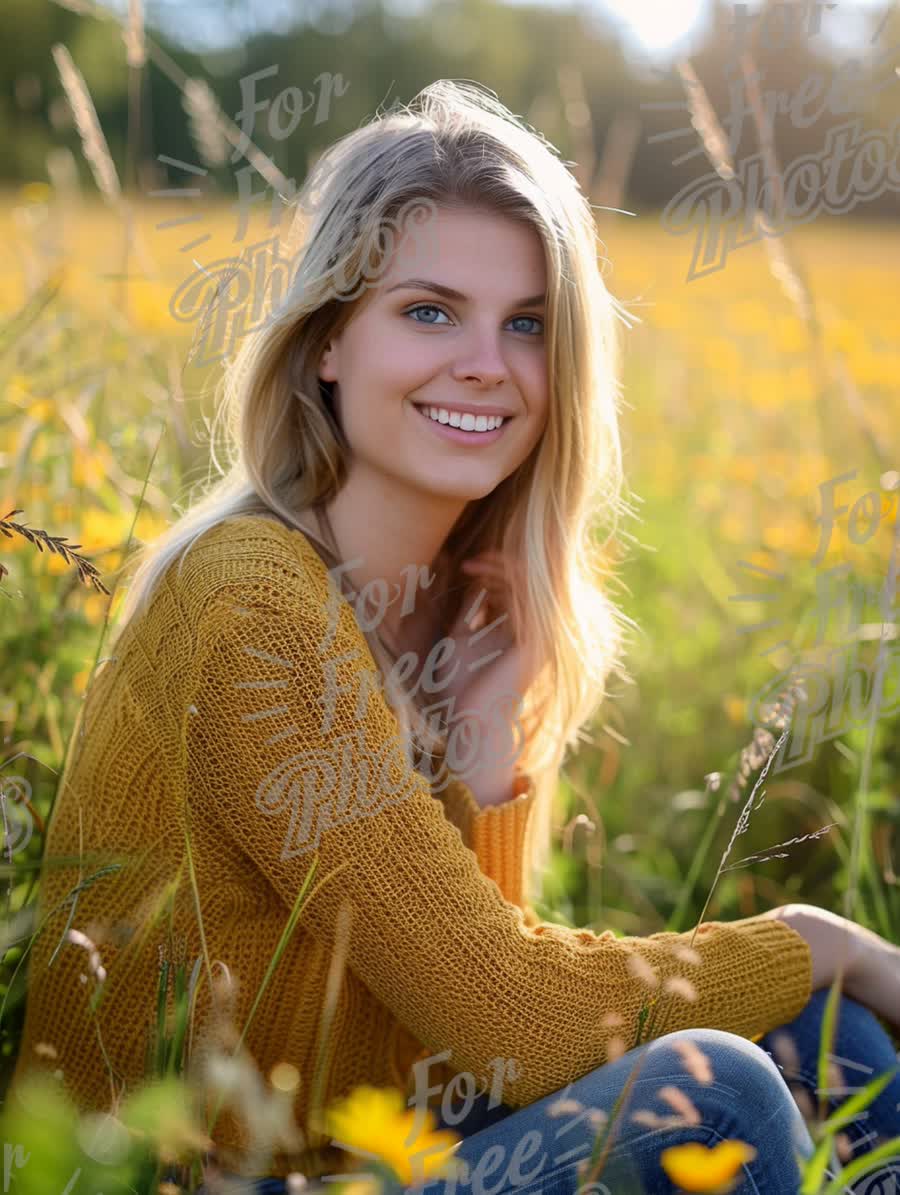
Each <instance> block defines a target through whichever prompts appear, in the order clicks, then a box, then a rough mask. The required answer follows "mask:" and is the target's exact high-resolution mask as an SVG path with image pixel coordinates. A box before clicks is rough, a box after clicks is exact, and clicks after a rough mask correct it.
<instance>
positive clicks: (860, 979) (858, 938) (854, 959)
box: [762, 904, 900, 1030]
mask: <svg viewBox="0 0 900 1195" xmlns="http://www.w3.org/2000/svg"><path fill="white" fill-rule="evenodd" d="M762 916H763V917H765V918H768V919H776V920H778V921H783V922H784V924H785V925H788V926H790V928H791V929H793V930H796V931H797V933H798V934H800V936H801V937H802V938H803V939H804V941H805V942H806V943H807V945H808V946H809V949H810V953H811V955H812V990H813V991H815V990H816V989H817V988H823V987H829V986H830V985H831V983H832V982H833V981H834V977H835V975H836V974H837V972H838V970H839V969H843V975H844V978H843V980H842V982H841V988H842V990H843V991H844V992H846V994H847V995H848V996H850V997H851V998H852V999H854V1000H858V1001H859V1002H860V1003H861V1004H865V1005H866V1007H867V1008H870V1009H871V1010H872V1012H874V1013H877V1014H878V1016H881V1017H884V1018H885V1020H886V1021H888V1023H889V1024H890V1025H891V1026H892V1027H893V1028H894V1030H900V949H898V948H897V947H896V946H893V945H892V944H891V943H890V942H886V941H885V940H884V938H881V937H879V936H878V934H876V933H873V932H872V931H871V930H870V929H866V928H865V927H864V926H862V925H857V924H856V922H855V921H850V920H848V919H847V918H846V917H841V916H839V915H838V914H837V913H831V912H829V910H828V909H821V908H819V907H818V906H817V905H807V904H788V905H782V906H781V907H780V908H777V909H771V910H769V911H768V912H766V913H763V914H762Z"/></svg>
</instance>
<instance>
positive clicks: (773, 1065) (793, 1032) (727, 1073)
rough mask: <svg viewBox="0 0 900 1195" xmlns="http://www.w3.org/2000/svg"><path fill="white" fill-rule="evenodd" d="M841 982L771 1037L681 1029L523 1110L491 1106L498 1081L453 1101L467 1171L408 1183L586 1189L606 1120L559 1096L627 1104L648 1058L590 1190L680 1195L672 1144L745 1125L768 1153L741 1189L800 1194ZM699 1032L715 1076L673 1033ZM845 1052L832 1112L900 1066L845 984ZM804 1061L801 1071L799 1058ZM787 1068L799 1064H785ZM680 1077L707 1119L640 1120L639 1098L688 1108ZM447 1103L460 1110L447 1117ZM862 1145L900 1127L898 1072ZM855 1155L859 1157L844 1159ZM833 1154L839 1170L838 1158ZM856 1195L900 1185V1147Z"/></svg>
mask: <svg viewBox="0 0 900 1195" xmlns="http://www.w3.org/2000/svg"><path fill="white" fill-rule="evenodd" d="M827 996H828V991H827V989H822V990H820V991H817V992H815V993H813V996H812V998H811V999H810V1000H809V1002H808V1003H807V1005H806V1006H805V1007H804V1009H803V1010H802V1012H801V1013H800V1015H799V1016H798V1017H797V1018H796V1019H795V1020H793V1021H792V1022H790V1024H789V1025H785V1026H781V1027H780V1028H779V1029H776V1030H773V1031H772V1032H771V1033H769V1034H767V1035H766V1036H765V1037H763V1038H762V1039H761V1040H760V1042H759V1043H758V1044H754V1043H753V1042H750V1041H748V1040H747V1039H746V1038H743V1037H740V1036H738V1035H736V1034H732V1033H726V1032H723V1031H722V1030H718V1029H691V1030H686V1031H684V1032H681V1033H672V1034H667V1035H665V1036H663V1037H660V1038H656V1039H655V1040H653V1041H651V1042H648V1043H646V1044H644V1045H643V1046H639V1047H637V1048H636V1049H634V1050H631V1051H629V1052H628V1053H627V1054H624V1055H623V1056H622V1057H621V1058H619V1059H617V1060H616V1061H615V1062H612V1063H608V1064H606V1065H605V1066H600V1067H598V1068H597V1069H596V1070H593V1071H590V1072H588V1073H587V1074H585V1075H582V1076H581V1078H580V1079H577V1080H576V1081H575V1082H573V1083H570V1084H569V1085H568V1086H567V1087H565V1088H561V1089H560V1090H559V1091H557V1092H555V1093H553V1094H551V1095H548V1096H546V1097H544V1098H543V1099H540V1100H537V1101H535V1103H533V1104H530V1105H528V1106H527V1107H525V1108H519V1109H516V1110H512V1109H510V1108H508V1107H507V1106H506V1105H504V1104H502V1103H500V1104H496V1105H495V1106H494V1107H489V1106H488V1104H489V1093H487V1092H484V1093H482V1094H481V1095H480V1096H479V1097H478V1098H477V1099H476V1100H475V1102H474V1103H473V1104H471V1106H470V1111H469V1112H468V1114H467V1115H466V1116H465V1118H464V1119H463V1120H459V1119H457V1118H458V1116H459V1114H460V1112H461V1109H460V1107H459V1102H458V1101H457V1104H456V1105H455V1106H453V1105H452V1101H449V1100H448V1102H447V1106H446V1108H444V1107H442V1108H441V1110H440V1112H439V1113H438V1115H437V1120H438V1127H440V1128H450V1129H452V1130H453V1131H454V1132H456V1133H458V1134H459V1135H460V1136H461V1137H463V1138H464V1140H463V1141H462V1143H461V1144H460V1146H459V1147H458V1149H457V1150H456V1152H455V1157H456V1158H458V1159H462V1161H463V1162H464V1163H465V1164H466V1168H467V1170H466V1173H464V1174H463V1175H461V1176H457V1177H456V1178H455V1179H453V1178H449V1179H442V1180H432V1181H431V1182H429V1183H424V1184H420V1185H419V1186H417V1187H411V1188H408V1192H407V1193H405V1195H410V1193H413V1192H415V1193H416V1195H506V1193H507V1192H512V1191H515V1192H516V1195H574V1192H575V1190H576V1188H577V1187H578V1186H579V1184H580V1183H582V1182H583V1181H584V1178H583V1176H580V1175H579V1173H578V1166H579V1163H581V1162H582V1161H583V1160H584V1159H586V1158H588V1157H589V1156H590V1154H591V1150H592V1147H593V1144H594V1141H595V1139H596V1135H597V1132H598V1129H597V1128H596V1127H593V1126H592V1125H591V1122H590V1120H589V1119H588V1116H587V1114H586V1113H585V1112H584V1111H581V1112H578V1111H572V1110H570V1111H566V1112H565V1114H564V1115H561V1116H552V1115H551V1114H550V1111H549V1109H550V1107H551V1105H553V1104H554V1103H555V1102H556V1101H557V1100H560V1099H563V1098H567V1099H572V1100H577V1101H579V1103H580V1104H581V1105H582V1106H583V1108H585V1109H590V1108H600V1109H602V1110H603V1111H604V1112H605V1113H607V1115H611V1113H612V1108H613V1104H614V1103H615V1101H616V1099H617V1098H618V1096H619V1095H620V1093H621V1092H622V1090H623V1088H624V1087H625V1084H626V1081H627V1079H628V1077H629V1075H630V1073H631V1072H632V1070H633V1069H634V1068H635V1064H636V1063H640V1067H639V1069H638V1071H637V1075H636V1078H635V1080H634V1082H633V1084H632V1086H631V1088H630V1090H629V1091H628V1093H627V1095H626V1097H625V1099H624V1100H623V1106H622V1107H621V1108H620V1110H619V1114H618V1116H617V1118H616V1119H617V1124H616V1126H615V1127H614V1129H613V1131H612V1134H611V1136H612V1141H611V1146H610V1149H609V1152H608V1153H607V1155H606V1161H605V1164H604V1166H603V1169H602V1172H601V1173H600V1175H599V1176H598V1178H597V1179H596V1180H594V1181H593V1182H592V1184H591V1185H590V1186H589V1187H588V1188H587V1190H588V1192H590V1195H637V1193H638V1192H644V1193H646V1195H657V1193H658V1195H672V1193H673V1192H675V1191H676V1190H677V1188H676V1187H675V1186H674V1185H673V1183H672V1182H671V1181H670V1179H669V1178H668V1176H667V1175H666V1173H665V1171H664V1170H663V1168H662V1166H661V1164H660V1161H659V1155H660V1152H661V1151H662V1150H663V1149H666V1148H668V1147H669V1146H672V1145H683V1144H685V1143H687V1142H692V1141H694V1142H701V1143H702V1144H704V1145H707V1146H710V1147H711V1146H713V1145H715V1144H716V1143H717V1142H719V1141H723V1140H727V1139H732V1138H736V1139H738V1140H741V1141H745V1142H747V1143H748V1144H750V1145H752V1146H754V1148H755V1149H756V1150H757V1154H756V1157H755V1158H754V1159H753V1160H752V1161H750V1162H749V1163H747V1164H745V1165H744V1166H743V1167H742V1172H741V1174H740V1175H739V1177H738V1180H737V1182H736V1185H735V1187H734V1189H733V1192H732V1195H750V1193H751V1192H766V1193H767V1195H796V1193H797V1191H798V1190H799V1187H800V1169H799V1166H798V1161H797V1156H796V1155H801V1156H802V1157H804V1158H808V1157H809V1156H811V1154H812V1152H813V1148H814V1146H813V1141H812V1138H811V1137H810V1134H809V1131H808V1129H807V1127H806V1124H805V1122H804V1119H803V1116H802V1114H801V1112H800V1109H799V1107H798V1104H797V1102H796V1101H795V1099H794V1097H793V1095H792V1093H791V1088H790V1087H789V1085H788V1083H789V1082H790V1083H791V1084H792V1085H793V1084H798V1085H800V1086H802V1087H804V1088H805V1089H806V1090H807V1091H808V1092H809V1094H810V1095H811V1097H812V1100H813V1104H814V1105H815V1104H817V1103H818V1095H817V1085H816V1084H817V1079H816V1074H817V1058H818V1050H819V1034H820V1029H821V1022H822V1013H823V1010H824V1006H825V1001H826V999H827ZM779 1033H786V1034H788V1035H789V1036H790V1038H791V1040H792V1042H793V1045H794V1050H795V1051H796V1064H795V1067H794V1068H792V1067H791V1066H790V1065H785V1063H784V1061H783V1059H784V1057H786V1056H787V1057H789V1059H790V1060H791V1061H793V1058H794V1056H793V1055H791V1054H788V1055H785V1051H784V1049H783V1047H781V1046H779V1048H777V1049H776V1042H778V1040H779V1039H778V1035H779ZM677 1038H681V1039H684V1038H687V1039H689V1040H690V1041H691V1042H693V1043H694V1045H696V1046H697V1047H698V1048H699V1049H700V1050H701V1051H702V1052H703V1054H705V1055H706V1057H707V1059H708V1060H709V1064H710V1067H711V1070H712V1074H713V1081H712V1082H711V1083H704V1082H702V1081H701V1078H702V1076H701V1077H694V1076H693V1075H692V1074H691V1073H690V1072H689V1071H688V1070H686V1068H685V1064H684V1060H683V1058H682V1055H681V1054H680V1053H679V1052H678V1051H677V1050H676V1049H675V1048H674V1046H673V1044H672V1043H673V1041H674V1040H675V1039H677ZM830 1057H831V1059H832V1060H833V1061H834V1062H835V1063H836V1065H837V1066H839V1067H841V1070H842V1074H843V1078H844V1084H845V1087H849V1088H850V1089H851V1090H850V1091H846V1090H845V1087H842V1088H834V1087H829V1088H827V1089H825V1090H823V1093H822V1094H823V1096H826V1095H827V1096H828V1111H829V1112H830V1111H833V1110H834V1108H836V1107H837V1106H838V1105H839V1104H840V1103H842V1102H844V1101H845V1100H846V1099H847V1098H849V1096H850V1095H851V1094H852V1089H853V1088H858V1087H861V1086H864V1085H865V1083H867V1082H869V1081H870V1080H871V1079H872V1078H874V1077H875V1076H876V1075H878V1074H881V1073H883V1072H884V1071H886V1070H890V1069H892V1068H895V1067H897V1066H898V1057H897V1055H896V1052H895V1049H894V1047H893V1045H892V1043H891V1040H890V1038H889V1037H888V1035H887V1034H886V1032H885V1031H884V1029H883V1027H882V1026H881V1024H880V1023H879V1021H878V1019H877V1018H876V1017H875V1016H874V1015H873V1014H872V1013H871V1012H869V1010H868V1009H866V1008H864V1007H863V1006H862V1005H860V1004H858V1003H857V1002H856V1001H854V1000H851V999H850V998H849V997H847V996H841V998H840V1001H839V1005H838V1018H837V1028H836V1032H835V1041H834V1045H833V1047H832V1050H831V1051H830ZM795 1070H796V1074H795V1073H794V1071H795ZM783 1071H785V1072H787V1073H786V1074H783ZM667 1086H668V1087H677V1088H678V1089H679V1090H680V1091H681V1092H683V1093H684V1094H685V1095H687V1096H688V1098H689V1099H690V1100H691V1102H692V1103H693V1104H694V1106H695V1108H696V1109H697V1112H698V1113H699V1117H700V1123H699V1124H696V1125H694V1126H689V1127H681V1128H671V1127H670V1128H660V1127H649V1126H647V1125H646V1124H641V1123H639V1122H634V1121H632V1119H631V1117H632V1114H633V1113H634V1112H636V1111H638V1110H639V1109H646V1110H649V1111H651V1112H655V1113H656V1114H657V1115H658V1116H660V1117H672V1116H675V1115H676V1112H675V1109H674V1107H673V1106H672V1105H671V1104H669V1103H668V1102H667V1101H665V1100H664V1099H661V1098H660V1096H659V1094H658V1092H659V1090H660V1088H664V1087H667ZM445 1113H446V1119H445ZM843 1131H844V1132H845V1133H846V1134H847V1137H848V1138H849V1139H850V1141H851V1143H852V1145H853V1153H852V1157H858V1156H860V1155H861V1154H863V1153H866V1152H868V1151H869V1150H870V1149H872V1148H873V1146H874V1145H875V1144H876V1143H877V1142H876V1140H875V1134H881V1135H883V1136H885V1137H893V1136H898V1135H900V1075H895V1077H894V1079H893V1080H892V1082H891V1083H890V1084H889V1085H888V1087H886V1088H885V1090H884V1091H883V1092H882V1094H881V1095H880V1096H879V1098H878V1099H877V1100H876V1101H875V1102H874V1103H873V1104H871V1105H870V1106H869V1109H868V1110H864V1111H863V1112H862V1113H861V1114H860V1115H859V1116H858V1117H857V1119H856V1120H855V1121H852V1122H850V1123H849V1124H848V1125H847V1126H845V1127H844V1129H843ZM844 1164H846V1163H844ZM837 1165H838V1163H837V1159H836V1158H835V1156H834V1154H832V1166H831V1168H829V1169H828V1171H827V1174H828V1177H829V1178H833V1177H834V1175H835V1173H836V1170H837ZM846 1189H847V1190H848V1191H853V1192H854V1195H894V1193H895V1192H900V1157H898V1160H897V1161H896V1162H889V1161H886V1162H882V1163H881V1165H880V1167H879V1168H878V1169H876V1170H875V1171H873V1172H871V1173H869V1174H868V1175H864V1176H863V1177H862V1178H860V1179H858V1180H857V1182H856V1185H855V1186H854V1187H852V1188H849V1187H848V1188H846Z"/></svg>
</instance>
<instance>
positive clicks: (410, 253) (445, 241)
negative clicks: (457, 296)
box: [378, 205, 546, 298]
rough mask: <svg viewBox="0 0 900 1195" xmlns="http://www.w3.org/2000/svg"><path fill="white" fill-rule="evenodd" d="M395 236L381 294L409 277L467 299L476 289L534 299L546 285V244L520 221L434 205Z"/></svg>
mask: <svg viewBox="0 0 900 1195" xmlns="http://www.w3.org/2000/svg"><path fill="white" fill-rule="evenodd" d="M423 212H424V218H423ZM396 232H397V242H396V246H395V247H394V248H393V249H390V250H389V252H388V253H387V255H386V256H385V258H384V260H383V262H382V268H381V270H380V271H379V275H380V277H379V282H378V289H379V291H380V292H381V293H385V292H386V291H387V290H388V289H389V288H391V287H393V286H396V285H397V284H398V283H399V282H403V281H405V280H406V279H409V278H416V279H427V280H428V281H432V282H439V283H442V284H443V285H445V286H448V287H451V288H453V289H454V290H457V291H460V292H462V293H464V294H466V295H474V294H475V291H476V289H477V290H478V292H479V293H485V294H486V293H488V292H490V293H491V294H497V295H498V296H501V297H503V298H507V297H510V296H513V297H519V296H522V295H531V294H534V293H536V292H539V291H542V290H543V289H544V287H545V285H546V264H545V258H544V247H543V243H542V241H541V238H540V236H539V234H538V232H537V230H536V229H535V228H533V227H532V226H531V225H529V224H527V223H525V222H524V221H522V220H516V219H513V218H512V217H510V216H506V215H503V214H501V213H497V212H488V211H484V210H482V209H475V208H463V209H458V208H442V207H435V206H434V205H430V209H426V208H424V207H423V209H421V210H420V212H419V213H418V214H417V215H416V216H415V217H412V218H408V219H406V220H405V222H404V224H403V226H402V227H400V226H399V225H398V227H397V230H396Z"/></svg>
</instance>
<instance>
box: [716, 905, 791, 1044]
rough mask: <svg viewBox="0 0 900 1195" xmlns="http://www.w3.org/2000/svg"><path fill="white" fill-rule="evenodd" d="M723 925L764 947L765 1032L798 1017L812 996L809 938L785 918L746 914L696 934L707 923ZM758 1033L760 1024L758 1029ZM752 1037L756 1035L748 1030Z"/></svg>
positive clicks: (760, 977)
mask: <svg viewBox="0 0 900 1195" xmlns="http://www.w3.org/2000/svg"><path fill="white" fill-rule="evenodd" d="M707 925H709V926H716V925H723V926H725V927H729V928H731V929H732V930H740V933H741V936H742V938H744V939H745V940H746V939H747V938H749V939H752V941H753V945H754V946H758V947H762V949H763V951H764V955H763V959H764V960H765V961H763V962H762V963H761V964H759V970H758V972H757V975H758V982H759V983H760V985H761V986H762V987H763V988H764V989H765V990H766V993H767V995H766V1001H767V1003H766V1009H765V1015H766V1021H767V1024H765V1025H764V1026H763V1027H762V1032H763V1034H765V1033H768V1032H769V1031H770V1030H771V1029H773V1028H775V1027H776V1026H778V1025H786V1024H788V1022H790V1021H793V1020H794V1018H795V1017H797V1016H799V1015H800V1013H801V1012H802V1010H803V1009H804V1008H805V1006H806V1005H807V1004H808V1003H809V998H810V996H811V995H812V952H811V951H810V948H809V944H808V943H807V941H806V939H805V938H804V937H803V936H802V935H801V934H799V933H798V932H797V931H796V930H795V929H791V927H790V926H789V925H787V924H786V923H785V922H784V921H778V920H776V919H773V918H768V917H766V918H763V917H759V916H756V917H743V918H740V919H738V920H736V921H726V922H704V923H703V924H702V925H701V926H699V928H698V930H697V933H698V934H699V935H700V936H701V937H702V935H703V934H704V932H705V930H706V926H707ZM755 1033H758V1027H757V1028H756V1029H755ZM746 1036H748V1037H751V1036H753V1034H751V1033H748V1034H747V1035H746Z"/></svg>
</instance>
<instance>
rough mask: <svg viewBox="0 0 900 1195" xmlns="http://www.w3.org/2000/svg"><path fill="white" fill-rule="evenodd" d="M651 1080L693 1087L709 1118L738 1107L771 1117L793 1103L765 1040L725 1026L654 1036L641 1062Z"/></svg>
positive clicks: (701, 1110) (694, 1098) (690, 1089)
mask: <svg viewBox="0 0 900 1195" xmlns="http://www.w3.org/2000/svg"><path fill="white" fill-rule="evenodd" d="M641 1069H642V1071H643V1077H644V1083H643V1084H642V1086H643V1087H644V1088H645V1089H646V1086H647V1085H648V1084H658V1085H660V1086H665V1085H667V1084H669V1085H672V1086H675V1087H678V1088H679V1089H680V1090H682V1091H685V1092H687V1093H689V1095H690V1098H691V1100H692V1102H693V1103H694V1104H695V1105H696V1106H697V1108H698V1111H699V1113H700V1115H701V1117H702V1119H703V1120H704V1122H706V1123H710V1121H709V1120H707V1117H708V1116H712V1115H714V1114H715V1112H716V1110H717V1109H718V1110H723V1107H724V1109H727V1110H729V1111H733V1110H736V1109H740V1111H741V1113H742V1114H746V1113H752V1114H759V1116H760V1117H761V1119H762V1120H768V1119H769V1118H770V1117H771V1116H772V1115H774V1114H775V1113H776V1112H777V1111H778V1110H779V1109H780V1108H781V1109H783V1108H786V1107H788V1106H789V1105H791V1106H793V1100H792V1097H791V1093H790V1090H789V1088H788V1087H787V1085H786V1083H785V1081H784V1078H783V1076H782V1074H781V1072H780V1071H779V1069H778V1067H777V1066H776V1064H775V1062H774V1061H773V1059H772V1058H771V1057H770V1055H769V1054H767V1053H766V1051H765V1050H764V1049H762V1047H761V1046H759V1045H757V1044H756V1043H755V1042H751V1041H749V1040H748V1039H747V1038H745V1037H741V1036H739V1035H738V1034H736V1033H728V1032H726V1031H725V1030H722V1029H686V1030H682V1031H680V1032H676V1033H667V1034H664V1035H663V1036H662V1037H658V1038H656V1039H654V1040H653V1041H652V1042H650V1043H649V1044H648V1046H647V1056H646V1059H645V1061H644V1064H643V1066H642V1068H641Z"/></svg>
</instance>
